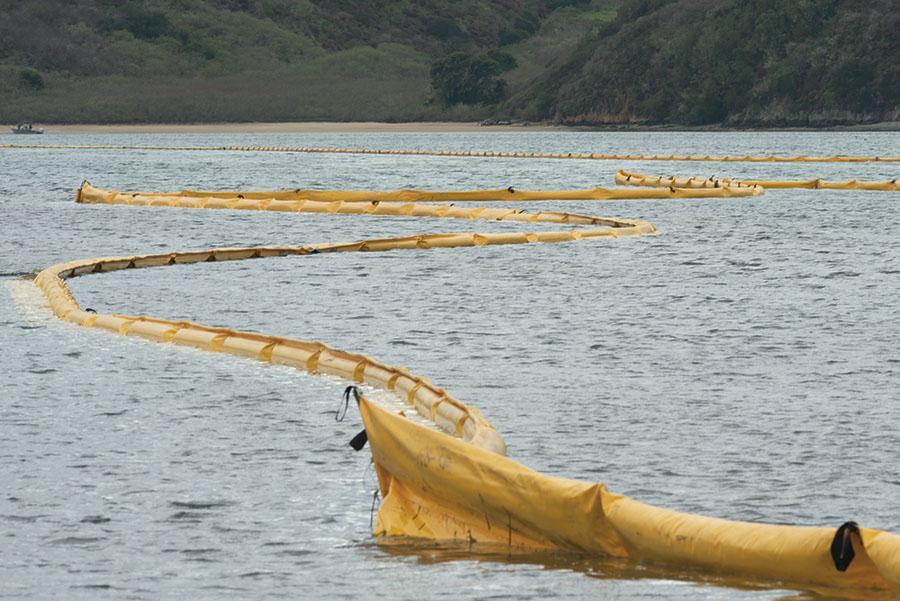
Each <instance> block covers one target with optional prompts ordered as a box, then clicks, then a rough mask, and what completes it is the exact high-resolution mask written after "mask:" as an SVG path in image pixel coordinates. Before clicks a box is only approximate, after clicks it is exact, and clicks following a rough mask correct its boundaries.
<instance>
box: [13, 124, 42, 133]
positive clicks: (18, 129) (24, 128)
mask: <svg viewBox="0 0 900 601" xmlns="http://www.w3.org/2000/svg"><path fill="white" fill-rule="evenodd" d="M11 129H12V133H14V134H42V133H44V130H43V128H41V127H34V126H33V125H32V124H31V122H30V121H24V122H22V123H19V124H18V125H16V126H15V127H13V128H11Z"/></svg>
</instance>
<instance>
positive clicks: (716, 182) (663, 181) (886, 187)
mask: <svg viewBox="0 0 900 601" xmlns="http://www.w3.org/2000/svg"><path fill="white" fill-rule="evenodd" d="M616 183H617V184H618V185H620V186H644V187H650V188H676V189H684V190H695V189H709V188H729V187H731V188H734V187H745V186H759V187H762V188H807V189H810V190H881V191H885V192H898V191H900V183H898V182H897V180H896V179H892V180H890V181H885V182H864V181H859V180H856V179H853V180H849V181H846V182H827V181H824V180H821V179H808V180H798V181H775V180H756V179H754V180H750V179H741V180H738V179H733V178H727V177H726V178H716V177H708V178H702V177H675V176H669V177H665V176H651V175H640V174H638V173H629V172H627V171H623V170H621V169H620V170H619V171H617V172H616Z"/></svg>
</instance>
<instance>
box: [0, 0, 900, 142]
mask: <svg viewBox="0 0 900 601" xmlns="http://www.w3.org/2000/svg"><path fill="white" fill-rule="evenodd" d="M2 17H3V18H2V19H0V121H7V122H11V121H17V120H23V119H34V120H36V121H42V122H66V121H69V122H73V121H74V122H203V121H206V122H215V121H248V120H258V121H280V120H387V121H395V120H428V119H450V120H453V119H480V118H485V117H512V118H524V119H531V120H554V121H558V122H563V123H573V124H574V123H682V124H696V125H702V124H710V123H722V122H724V123H728V124H771V125H795V124H796V125H804V124H810V125H819V124H830V123H842V122H864V121H876V120H900V41H898V40H900V36H898V35H897V31H900V11H897V10H896V0H865V1H862V2H861V1H859V0H791V1H790V2H787V1H782V0H460V1H454V2H450V1H448V0H415V1H410V0H380V1H379V2H367V1H365V0H41V1H40V2H38V1H23V2H4V3H3V8H2Z"/></svg>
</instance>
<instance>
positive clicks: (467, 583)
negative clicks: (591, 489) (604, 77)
mask: <svg viewBox="0 0 900 601" xmlns="http://www.w3.org/2000/svg"><path fill="white" fill-rule="evenodd" d="M58 138H64V139H62V142H63V143H87V144H91V143H118V144H159V145H179V144H197V145H226V144H243V145H250V144H259V145H268V146H276V145H297V146H371V147H382V148H390V147H392V148H402V147H410V148H417V147H418V148H449V149H461V148H465V149H469V148H479V149H487V150H490V149H494V150H521V151H529V150H549V151H572V152H634V153H640V152H645V153H652V152H660V153H671V152H690V153H702V154H714V153H722V154H769V153H772V152H778V153H780V154H853V155H872V154H881V155H887V154H892V155H900V137H898V135H897V134H880V133H864V134H806V133H797V132H786V133H780V132H776V133H754V134H735V133H691V134H681V133H665V134H642V133H629V134H610V133H577V134H576V133H572V134H569V133H557V132H550V133H547V132H538V133H527V132H521V133H510V134H491V135H485V134H464V135H462V134H443V135H415V134H378V135H357V136H348V135H325V134H321V135H308V134H298V135H283V136H279V135H269V136H233V135H232V136H221V135H195V136H179V135H172V136H161V135H157V136H153V135H146V136H142V135H106V136H90V135H70V136H58ZM53 139H54V137H53V136H51V137H50V138H48V140H46V142H47V143H50V140H53ZM2 153H3V154H2V155H0V160H2V164H3V174H4V177H3V178H0V205H2V207H0V208H2V210H3V218H2V220H0V274H4V275H2V276H0V277H2V279H3V282H4V285H5V288H4V294H3V295H2V298H4V300H3V301H0V348H2V349H3V353H2V355H0V357H2V358H0V373H2V374H3V375H2V378H0V432H2V434H3V435H2V436H0V482H2V483H3V485H4V486H3V489H2V491H0V539H2V541H3V542H2V545H3V546H2V548H3V553H0V582H2V583H3V585H0V595H7V596H10V597H30V598H51V597H52V598H73V599H77V598H85V599H87V598H90V599H95V598H97V597H98V596H102V595H104V594H106V593H105V591H112V592H113V595H114V596H116V597H117V598H125V597H129V598H161V597H175V596H189V597H191V598H194V599H204V598H216V599H218V598H221V597H222V596H223V595H232V596H242V597H253V598H310V597H315V598H333V599H338V598H359V597H378V596H381V597H386V598H400V599H406V598H408V599H421V598H440V597H452V598H454V599H456V598H473V599H474V598H479V599H480V598H498V599H499V598H516V599H532V598H533V599H547V598H558V597H566V598H574V599H589V598H598V597H603V596H609V597H614V598H641V597H648V596H664V597H666V598H685V599H695V598H697V597H703V598H707V599H733V598H772V597H779V596H785V595H790V593H789V592H786V591H785V590H780V589H779V590H774V591H773V590H766V589H764V588H763V589H760V588H758V587H756V586H754V585H752V584H751V583H741V582H732V581H728V580H726V579H721V578H717V577H713V576H707V575H697V574H683V573H677V572H670V571H666V570H663V569H660V568H658V567H652V566H641V565H628V564H622V563H618V562H615V561H604V560H596V559H589V558H583V557H575V556H571V555H560V554H549V555H541V556H525V557H522V556H515V557H513V558H511V559H512V560H510V558H509V557H507V555H506V552H505V550H491V549H483V548H481V547H479V548H477V549H470V548H468V547H467V546H458V545H457V546H454V545H432V544H425V545H420V544H418V543H416V544H410V543H409V541H403V542H394V541H391V542H389V543H386V542H385V541H377V542H374V541H373V539H372V538H371V535H370V533H369V516H370V508H371V500H372V491H373V490H374V489H375V488H376V483H375V478H374V474H373V472H372V469H371V467H370V465H369V462H368V457H367V456H366V455H365V453H359V454H356V453H353V452H352V451H350V450H349V448H348V447H347V446H346V442H347V440H349V439H350V438H351V437H352V436H353V435H354V434H355V433H356V432H357V431H358V428H359V422H358V421H357V420H358V418H357V417H356V416H352V417H353V418H351V417H348V419H347V420H346V421H345V422H344V423H341V424H336V423H335V422H334V421H333V412H334V409H335V408H336V407H337V404H338V399H339V398H340V393H341V390H342V384H341V383H339V382H337V381H334V380H330V379H326V378H316V377H310V376H307V375H304V374H300V373H297V372H295V371H292V370H290V369H286V368H283V367H278V366H267V365H260V364H259V363H257V362H254V361H250V360H242V359H239V358H232V357H222V356H218V355H214V354H208V353H203V352H200V351H196V350H192V349H187V348H175V347H169V346H164V345H159V344H154V343H149V342H145V341H141V340H136V339H130V338H123V337H117V336H112V335H109V334H106V333H103V332H93V331H88V330H83V329H78V328H76V327H74V326H69V325H67V324H62V323H59V322H57V321H56V320H54V319H52V317H49V316H48V314H47V313H46V310H45V308H44V305H43V301H42V300H41V298H40V295H39V294H36V290H35V289H33V288H32V287H31V285H30V284H29V283H28V281H27V280H26V279H22V278H21V277H20V276H21V275H22V274H32V273H34V272H35V271H37V270H39V269H41V268H43V267H45V266H47V265H50V264H53V263H56V262H59V261H63V260H68V259H74V258H82V257H94V256H101V255H117V254H136V253H150V252H161V251H162V250H168V249H190V248H207V247H212V246H229V245H251V244H305V243H315V242H328V241H340V240H354V239H360V238H370V237H379V236H394V235H411V234H416V233H420V232H435V233H437V232H443V231H457V230H460V229H465V228H464V227H461V226H460V224H459V223H444V222H442V221H434V222H430V221H425V220H417V219H387V218H353V217H348V218H345V217H335V216H322V215H282V214H275V215H272V214H258V213H252V212H242V213H241V212H231V211H214V212H213V211H188V210H170V209H154V208H132V207H100V206H79V205H75V204H74V203H73V202H72V198H73V195H74V189H75V188H76V187H77V186H78V185H79V183H80V182H81V180H82V179H83V178H88V179H89V180H91V181H92V182H93V183H95V184H96V185H99V186H104V187H110V188H122V189H143V190H174V189H179V188H182V187H192V188H237V187H244V188H248V187H252V188H296V187H322V188H378V189H392V188H402V187H418V188H433V189H437V188H455V189H464V188H473V187H492V188H501V187H507V186H509V185H514V186H516V187H522V188H533V189H540V188H545V189H547V188H574V187H585V186H593V185H611V183H612V177H613V173H614V171H615V169H616V168H619V167H621V168H625V169H628V170H631V171H636V172H641V173H654V174H655V173H661V174H666V175H668V174H673V173H674V174H678V175H704V176H708V175H713V174H715V175H719V176H726V175H727V176H735V177H744V178H750V177H753V178H760V179H800V178H810V177H823V178H824V179H830V180H842V179H853V178H859V179H869V180H889V179H893V178H895V177H897V175H898V174H897V173H896V166H892V165H886V164H862V165H857V164H827V165H815V164H814V165H809V164H806V165H802V164H796V165H795V164H751V165H743V164H740V165H739V164H728V165H721V164H697V163H682V164H659V163H649V164H648V163H640V162H631V163H622V164H619V163H616V164H612V163H609V164H607V163H586V162H580V161H552V160H548V161H533V162H531V161H529V162H525V161H522V160H502V159H494V160H478V159H464V158H451V157H403V158H397V157H379V156H375V157H367V156H350V155H340V156H330V155H304V156H296V155H272V154H260V155H255V154H240V153H207V154H203V153H186V152H170V153H166V152H162V153H160V152H142V151H130V152H113V151H97V152H73V151H51V150H47V151H43V150H34V151H17V152H9V151H2ZM888 194H890V193H878V192H816V191H810V190H787V191H783V192H781V191H779V192H770V193H769V194H767V195H766V196H764V197H762V198H759V199H731V200H721V201H698V200H688V201H679V202H677V203H672V202H663V201H647V202H627V203H565V204H563V203H545V204H542V205H541V210H548V211H552V210H569V211H573V212H580V213H589V214H600V215H609V216H618V217H624V218H636V219H645V220H648V221H650V222H652V223H653V224H654V225H656V226H657V227H658V228H659V229H660V235H659V236H657V237H653V238H646V239H640V240H608V241H597V242H586V243H579V244H570V245H544V246H540V247H539V246H533V247H528V248H516V247H483V248H475V249H456V250H450V251H431V252H397V253H384V254H381V255H359V256H350V255H347V256H329V257H304V258H284V259H273V260H267V261H259V262H256V261H253V262H247V263H245V264H239V263H235V264H231V265H229V264H204V265H198V266H175V267H169V268H166V269H159V270H144V271H143V272H142V271H133V272H120V273H115V274H108V275H101V276H93V277H90V278H78V279H76V280H73V282H72V286H73V289H74V291H75V293H76V295H77V296H78V297H79V298H80V299H81V300H82V301H83V303H84V304H85V305H86V306H91V307H94V308H96V309H97V310H98V311H105V312H123V313H132V314H142V313H144V314H149V315H155V316H160V317H167V318H173V319H179V318H185V319H192V320H195V321H199V322H202V323H207V324H217V325H223V326H231V327H238V328H242V329H249V330H258V331H263V332H267V333H271V334H275V335H286V336H294V337H298V338H304V339H319V340H323V341H325V342H327V343H329V344H332V345H334V346H336V347H338V348H344V349H347V350H359V351H362V352H365V353H367V354H370V355H372V356H373V357H376V358H378V359H380V360H383V361H386V362H390V363H395V364H401V365H406V366H408V367H409V368H411V369H413V370H414V371H415V372H416V373H421V374H423V375H425V376H427V377H429V378H431V379H433V380H434V381H435V382H437V383H439V384H440V385H442V386H446V387H447V388H448V389H450V390H452V391H453V393H454V395H455V396H457V397H458V398H460V399H461V400H463V401H465V402H469V403H472V404H473V405H475V406H476V407H478V408H479V409H480V410H481V411H482V412H483V413H484V414H485V415H486V417H488V419H490V420H491V421H492V422H493V423H494V424H495V426H496V427H497V428H498V430H499V431H500V432H501V433H502V434H503V436H504V438H505V439H506V440H507V442H508V444H509V447H510V456H511V457H513V458H515V459H516V460H519V461H521V462H522V463H524V464H525V465H528V466H530V467H534V468H536V469H539V470H541V471H545V472H548V473H552V474H555V475H559V476H569V477H577V478H581V479H584V480H590V481H598V480H599V481H603V482H605V483H606V484H607V485H608V486H609V488H610V489H611V490H614V491H616V492H621V493H624V494H628V495H631V496H633V497H635V498H637V499H639V500H641V501H645V502H649V503H654V504H658V505H662V506H666V507H671V508H674V509H679V510H684V511H691V512H696V513H702V514H706V515H714V516H720V517H726V518H732V519H742V520H750V521H763V522H776V523H795V524H810V525H813V524H814V525H829V526H835V527H836V526H837V525H839V524H841V523H843V522H845V521H847V520H850V519H853V520H856V521H858V522H860V523H861V524H864V525H867V526H871V527H875V528H882V529H886V530H892V531H894V532H900V513H898V510H897V506H896V503H895V502H894V501H895V500H896V499H897V498H898V494H900V474H898V472H897V468H896V466H897V465H900V462H898V461H897V449H898V448H900V432H898V431H897V429H896V424H897V423H898V420H900V406H898V404H897V398H896V390H897V373H898V367H900V355H898V353H897V345H896V341H897V340H898V339H900V319H898V317H900V314H898V310H897V302H896V299H897V297H898V293H900V281H898V279H897V275H898V273H897V265H898V264H900V222H898V221H897V220H896V219H895V206H894V205H895V203H896V202H897V201H896V200H895V199H894V197H893V196H888ZM475 225H476V226H477V229H481V230H484V231H507V230H512V231H515V230H516V226H515V225H513V224H481V223H478V224H475ZM7 291H8V292H7ZM785 588H789V587H785ZM803 594H804V595H812V594H813V593H810V592H806V593H803Z"/></svg>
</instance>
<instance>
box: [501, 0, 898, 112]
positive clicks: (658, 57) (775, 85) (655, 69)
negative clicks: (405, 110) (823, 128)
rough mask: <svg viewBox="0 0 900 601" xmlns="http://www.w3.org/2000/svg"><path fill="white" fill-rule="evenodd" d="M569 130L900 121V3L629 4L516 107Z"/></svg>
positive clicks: (730, 0) (708, 0) (703, 0)
mask: <svg viewBox="0 0 900 601" xmlns="http://www.w3.org/2000/svg"><path fill="white" fill-rule="evenodd" d="M512 104H513V106H515V107H516V108H517V109H518V110H519V111H520V112H522V113H523V114H525V115H528V116H532V117H540V118H544V119H553V120H557V121H560V122H563V123H682V124H692V125H703V124H711V123H722V122H724V123H726V124H734V125H774V126H779V125H829V124H837V123H859V122H874V121H886V120H890V121H897V120H900V10H898V4H897V0H864V1H860V0H791V1H785V0H623V1H622V2H620V3H618V14H617V18H616V19H615V20H613V21H611V22H610V23H609V24H608V25H606V26H604V27H602V28H600V29H599V30H597V31H595V32H593V33H591V34H589V35H588V36H585V37H584V38H582V39H581V40H580V41H579V43H578V45H577V47H576V48H575V49H574V50H573V52H572V54H571V56H570V57H569V59H568V61H567V62H566V64H565V65H563V66H560V67H559V68H556V69H553V70H551V71H549V72H547V73H545V74H544V76H542V77H538V78H536V80H535V81H534V82H532V83H531V84H530V85H529V86H527V88H526V89H524V90H523V91H522V92H521V93H520V94H519V95H518V97H517V98H515V99H513V101H512Z"/></svg>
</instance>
